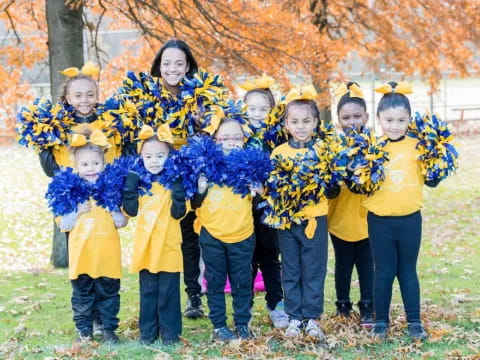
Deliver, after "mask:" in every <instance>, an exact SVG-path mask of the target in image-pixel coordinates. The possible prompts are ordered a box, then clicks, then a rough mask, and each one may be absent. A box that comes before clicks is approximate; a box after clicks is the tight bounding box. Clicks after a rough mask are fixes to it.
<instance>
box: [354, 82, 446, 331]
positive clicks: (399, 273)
mask: <svg viewBox="0 0 480 360" xmlns="http://www.w3.org/2000/svg"><path fill="white" fill-rule="evenodd" d="M376 90H377V91H379V92H381V93H383V94H384V95H383V97H382V98H381V99H380V102H379V104H378V106H377V119H378V122H379V123H380V127H381V128H382V131H383V134H384V135H385V136H387V137H388V142H387V145H386V146H385V151H386V152H387V153H388V159H389V160H388V162H387V163H386V164H385V180H384V182H383V183H382V184H381V187H380V189H379V190H377V191H376V192H374V193H373V195H371V196H369V197H367V198H365V200H364V206H365V207H366V208H367V210H368V215H367V221H368V235H369V238H370V244H371V247H372V253H373V260H374V264H375V275H374V276H375V281H374V304H375V305H374V306H375V314H376V319H375V326H374V328H373V334H374V335H375V336H376V337H378V338H380V339H384V338H386V337H387V333H388V326H389V322H390V320H389V309H390V301H391V297H392V285H393V281H394V280H395V277H396V278H398V282H399V284H400V292H401V294H402V299H403V304H404V307H405V312H406V317H407V322H408V333H409V335H410V336H411V337H412V338H413V339H415V340H424V339H426V338H427V333H426V331H425V329H424V328H423V326H422V323H421V317H420V285H419V281H418V275H417V259H418V254H419V251H420V244H421V239H422V215H421V212H420V209H421V208H422V206H423V186H424V184H425V185H427V186H431V187H434V186H436V185H437V184H438V182H439V180H438V181H426V180H425V176H424V175H423V174H422V165H421V162H420V160H419V155H420V153H419V150H418V149H417V142H418V141H417V140H416V139H414V138H412V137H409V136H406V135H407V130H408V127H409V124H410V116H411V108H410V102H409V100H408V98H407V97H406V96H405V94H410V93H411V92H412V90H411V86H410V85H409V84H408V83H405V82H401V83H398V84H397V83H395V82H390V83H388V84H385V85H383V86H382V87H380V88H378V89H376Z"/></svg>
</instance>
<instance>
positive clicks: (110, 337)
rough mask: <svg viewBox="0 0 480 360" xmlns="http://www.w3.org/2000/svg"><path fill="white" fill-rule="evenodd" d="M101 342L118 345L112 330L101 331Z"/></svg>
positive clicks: (117, 339) (116, 337)
mask: <svg viewBox="0 0 480 360" xmlns="http://www.w3.org/2000/svg"><path fill="white" fill-rule="evenodd" d="M103 342H106V343H109V344H118V343H119V342H120V339H119V338H118V336H117V334H115V332H114V331H112V330H103Z"/></svg>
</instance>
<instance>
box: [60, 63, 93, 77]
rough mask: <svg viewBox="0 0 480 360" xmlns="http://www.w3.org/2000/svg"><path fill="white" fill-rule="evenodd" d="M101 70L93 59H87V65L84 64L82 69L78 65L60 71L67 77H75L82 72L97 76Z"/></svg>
mask: <svg viewBox="0 0 480 360" xmlns="http://www.w3.org/2000/svg"><path fill="white" fill-rule="evenodd" d="M99 72H100V69H99V68H98V66H97V65H95V64H94V63H93V62H91V61H87V62H86V63H85V65H83V66H82V68H81V69H79V68H77V67H69V68H66V69H65V70H63V71H60V73H62V74H63V75H65V76H66V77H74V76H78V75H80V74H82V75H87V76H91V77H96V76H97V75H98V73H99Z"/></svg>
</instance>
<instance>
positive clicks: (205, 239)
mask: <svg viewBox="0 0 480 360" xmlns="http://www.w3.org/2000/svg"><path fill="white" fill-rule="evenodd" d="M200 246H201V247H202V256H203V261H204V262H205V278H206V279H207V301H208V308H209V310H210V312H209V315H208V316H209V318H210V320H211V321H212V324H213V327H214V328H215V329H217V328H220V327H223V326H226V325H227V315H226V306H225V293H224V289H225V283H226V281H227V276H228V278H229V280H230V287H231V288H232V297H233V301H232V307H233V320H234V322H235V325H247V324H248V322H249V321H250V318H251V314H250V304H251V301H252V296H253V290H252V277H251V274H252V256H253V249H254V247H255V235H254V234H253V235H252V236H250V237H248V238H247V239H245V240H242V241H240V242H237V243H232V244H230V243H224V242H222V241H220V240H218V239H215V238H214V237H213V236H212V235H210V233H209V232H208V231H207V230H206V229H205V228H204V227H202V230H201V232H200Z"/></svg>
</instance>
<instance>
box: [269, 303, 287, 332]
mask: <svg viewBox="0 0 480 360" xmlns="http://www.w3.org/2000/svg"><path fill="white" fill-rule="evenodd" d="M267 310H268V314H269V316H270V320H271V321H272V324H273V327H274V328H275V329H286V328H287V327H288V315H287V314H286V313H285V310H283V301H280V302H279V303H278V304H277V306H276V307H275V309H273V310H271V309H270V308H269V307H268V306H267Z"/></svg>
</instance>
